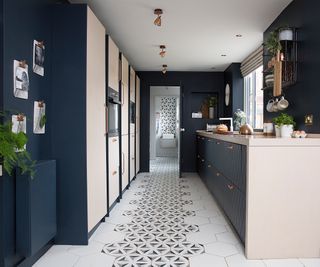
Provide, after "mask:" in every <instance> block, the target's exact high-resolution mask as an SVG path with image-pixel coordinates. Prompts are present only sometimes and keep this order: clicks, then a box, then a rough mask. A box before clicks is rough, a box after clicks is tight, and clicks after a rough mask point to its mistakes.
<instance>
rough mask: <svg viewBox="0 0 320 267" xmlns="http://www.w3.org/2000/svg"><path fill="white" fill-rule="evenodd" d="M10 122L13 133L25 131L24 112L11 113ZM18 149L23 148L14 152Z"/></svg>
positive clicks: (25, 119)
mask: <svg viewBox="0 0 320 267" xmlns="http://www.w3.org/2000/svg"><path fill="white" fill-rule="evenodd" d="M11 122H12V132H13V133H21V132H23V133H25V134H26V133H27V117H26V116H25V115H24V114H17V115H12V117H11ZM24 149H26V146H24ZM19 151H23V150H17V151H16V152H19Z"/></svg>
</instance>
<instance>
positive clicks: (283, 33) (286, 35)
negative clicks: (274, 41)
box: [279, 27, 293, 41]
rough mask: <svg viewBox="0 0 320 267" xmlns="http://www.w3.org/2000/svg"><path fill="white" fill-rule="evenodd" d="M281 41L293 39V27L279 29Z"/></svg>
mask: <svg viewBox="0 0 320 267" xmlns="http://www.w3.org/2000/svg"><path fill="white" fill-rule="evenodd" d="M279 41H293V29H292V28H290V27H281V28H280V29H279Z"/></svg>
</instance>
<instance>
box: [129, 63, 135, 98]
mask: <svg viewBox="0 0 320 267" xmlns="http://www.w3.org/2000/svg"><path fill="white" fill-rule="evenodd" d="M130 101H132V102H135V101H136V72H135V71H134V69H133V68H132V67H131V66H130Z"/></svg>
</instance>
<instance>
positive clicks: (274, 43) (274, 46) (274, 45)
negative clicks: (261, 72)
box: [265, 30, 282, 57]
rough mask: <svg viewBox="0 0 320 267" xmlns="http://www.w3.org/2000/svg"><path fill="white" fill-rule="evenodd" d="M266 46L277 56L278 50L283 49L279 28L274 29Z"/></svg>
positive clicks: (273, 55)
mask: <svg viewBox="0 0 320 267" xmlns="http://www.w3.org/2000/svg"><path fill="white" fill-rule="evenodd" d="M265 46H266V48H267V50H268V51H269V53H270V54H271V55H272V57H275V56H276V55H277V53H278V51H280V50H281V48H282V47H281V43H280V40H279V30H274V31H272V32H270V34H269V37H268V39H267V41H266V43H265Z"/></svg>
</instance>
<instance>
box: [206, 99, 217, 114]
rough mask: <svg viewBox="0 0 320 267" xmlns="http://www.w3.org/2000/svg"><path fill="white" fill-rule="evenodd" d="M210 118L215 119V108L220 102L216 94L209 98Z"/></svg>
mask: <svg viewBox="0 0 320 267" xmlns="http://www.w3.org/2000/svg"><path fill="white" fill-rule="evenodd" d="M208 102H209V119H213V118H214V108H215V107H216V106H217V104H218V100H217V97H216V96H211V97H210V98H209V101H208Z"/></svg>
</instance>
